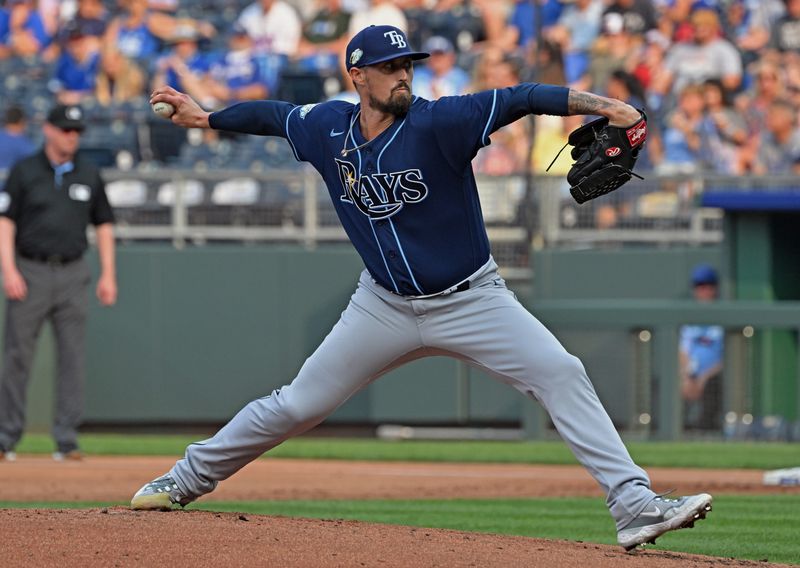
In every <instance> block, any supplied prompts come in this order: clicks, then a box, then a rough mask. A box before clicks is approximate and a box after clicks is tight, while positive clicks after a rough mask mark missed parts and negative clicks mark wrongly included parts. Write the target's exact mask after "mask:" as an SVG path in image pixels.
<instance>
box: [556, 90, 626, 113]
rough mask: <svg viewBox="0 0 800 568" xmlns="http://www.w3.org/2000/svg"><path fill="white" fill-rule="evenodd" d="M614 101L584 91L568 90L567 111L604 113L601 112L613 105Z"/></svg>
mask: <svg viewBox="0 0 800 568" xmlns="http://www.w3.org/2000/svg"><path fill="white" fill-rule="evenodd" d="M614 102H615V101H613V100H611V99H607V98H606V97H601V96H598V95H594V94H592V93H587V92H584V91H576V90H574V89H570V90H569V96H568V97H567V112H569V114H570V115H573V114H603V115H604V114H605V112H602V111H604V110H608V109H610V108H612V107H614V106H615V105H614Z"/></svg>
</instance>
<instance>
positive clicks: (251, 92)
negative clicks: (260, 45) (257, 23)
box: [205, 24, 278, 106]
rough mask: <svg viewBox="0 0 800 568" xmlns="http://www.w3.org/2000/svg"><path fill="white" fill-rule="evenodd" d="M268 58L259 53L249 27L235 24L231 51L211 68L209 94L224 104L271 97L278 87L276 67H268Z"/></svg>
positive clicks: (207, 88)
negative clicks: (249, 32) (248, 31)
mask: <svg viewBox="0 0 800 568" xmlns="http://www.w3.org/2000/svg"><path fill="white" fill-rule="evenodd" d="M268 58H269V55H264V54H259V53H257V52H256V42H255V41H254V40H253V38H252V37H251V36H250V35H249V34H248V33H247V30H246V29H245V28H244V27H243V26H241V25H239V24H234V27H233V30H232V33H231V36H230V39H229V40H228V51H227V52H226V53H225V55H223V56H222V58H221V59H220V60H219V61H216V62H214V63H213V64H212V65H211V69H210V70H209V74H208V76H209V80H208V81H207V82H206V85H205V87H206V90H207V92H208V94H210V95H211V96H213V97H214V99H215V100H216V101H217V104H218V105H221V106H229V105H231V104H233V103H236V102H242V101H252V100H259V99H266V98H268V97H269V96H270V95H272V94H274V93H275V91H276V90H277V88H278V75H277V68H272V67H270V66H269V61H268ZM270 69H273V71H272V72H271V71H270Z"/></svg>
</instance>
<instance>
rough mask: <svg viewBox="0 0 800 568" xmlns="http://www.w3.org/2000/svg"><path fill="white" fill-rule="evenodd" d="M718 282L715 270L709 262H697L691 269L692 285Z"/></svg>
mask: <svg viewBox="0 0 800 568" xmlns="http://www.w3.org/2000/svg"><path fill="white" fill-rule="evenodd" d="M718 282H719V278H718V277H717V271H716V270H714V267H713V266H711V265H710V264H698V265H697V266H695V267H694V268H693V269H692V286H701V285H703V284H714V285H716V284H717V283H718Z"/></svg>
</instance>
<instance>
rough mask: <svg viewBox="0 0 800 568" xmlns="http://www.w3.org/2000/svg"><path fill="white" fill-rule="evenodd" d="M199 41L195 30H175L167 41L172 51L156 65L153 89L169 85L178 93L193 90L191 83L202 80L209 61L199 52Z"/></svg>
mask: <svg viewBox="0 0 800 568" xmlns="http://www.w3.org/2000/svg"><path fill="white" fill-rule="evenodd" d="M199 41H200V34H199V32H198V31H197V30H196V29H195V28H193V27H191V26H179V27H177V28H176V29H175V31H174V32H173V35H172V37H171V38H170V41H169V43H170V44H172V46H173V47H172V49H171V50H170V51H169V52H168V53H167V54H166V55H164V56H162V57H161V58H159V60H158V62H157V63H156V74H155V75H154V77H153V81H152V84H153V88H155V86H156V85H169V86H170V87H172V88H174V89H176V90H178V91H182V92H189V91H193V90H194V89H193V87H192V85H191V83H193V82H202V81H203V80H204V78H205V75H206V73H208V70H209V67H210V60H209V57H208V55H207V54H205V53H203V52H202V51H200V46H199ZM187 82H188V83H190V85H187V84H186V83H187Z"/></svg>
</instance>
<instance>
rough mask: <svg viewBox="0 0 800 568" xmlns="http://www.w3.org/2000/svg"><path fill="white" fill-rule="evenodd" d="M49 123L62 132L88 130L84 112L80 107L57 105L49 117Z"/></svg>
mask: <svg viewBox="0 0 800 568" xmlns="http://www.w3.org/2000/svg"><path fill="white" fill-rule="evenodd" d="M47 122H49V123H50V124H52V125H53V126H57V127H58V128H60V129H61V130H79V131H81V132H82V131H83V130H85V129H86V123H85V122H84V112H83V109H82V108H81V107H79V106H78V105H61V104H59V105H56V106H54V107H53V108H52V109H51V110H50V112H49V113H48V115H47Z"/></svg>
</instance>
